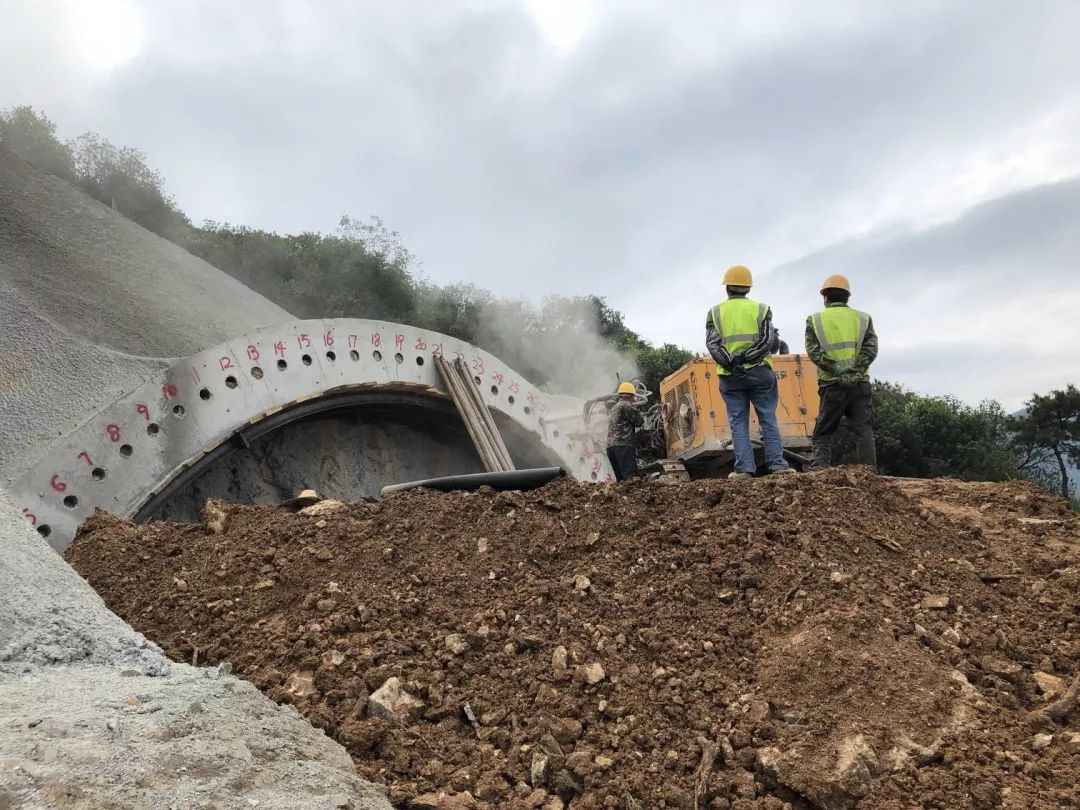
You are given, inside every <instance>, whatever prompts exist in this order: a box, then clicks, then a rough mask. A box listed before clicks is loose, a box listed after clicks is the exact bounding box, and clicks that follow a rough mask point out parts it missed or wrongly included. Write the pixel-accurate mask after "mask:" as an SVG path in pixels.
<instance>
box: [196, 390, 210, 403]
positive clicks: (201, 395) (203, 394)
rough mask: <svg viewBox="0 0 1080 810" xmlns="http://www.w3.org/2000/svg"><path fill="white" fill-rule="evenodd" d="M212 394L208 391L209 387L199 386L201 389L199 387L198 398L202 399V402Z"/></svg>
mask: <svg viewBox="0 0 1080 810" xmlns="http://www.w3.org/2000/svg"><path fill="white" fill-rule="evenodd" d="M212 396H213V394H211V393H210V389H209V388H201V389H199V399H201V400H203V401H204V402H205V401H206V400H208V399H210V397H212Z"/></svg>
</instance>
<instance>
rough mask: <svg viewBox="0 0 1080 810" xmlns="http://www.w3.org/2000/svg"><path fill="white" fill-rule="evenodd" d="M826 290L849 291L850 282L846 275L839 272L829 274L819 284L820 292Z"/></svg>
mask: <svg viewBox="0 0 1080 810" xmlns="http://www.w3.org/2000/svg"><path fill="white" fill-rule="evenodd" d="M826 290H843V291H844V292H847V293H850V292H851V282H849V281H848V280H847V276H842V275H840V274H839V273H837V274H836V275H833V276H829V277H828V278H827V279H825V281H824V282H823V283H822V285H821V292H823V293H824V292H825V291H826Z"/></svg>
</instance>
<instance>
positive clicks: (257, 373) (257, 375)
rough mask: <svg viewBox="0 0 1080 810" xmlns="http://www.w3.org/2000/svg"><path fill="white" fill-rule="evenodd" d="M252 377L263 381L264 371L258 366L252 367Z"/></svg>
mask: <svg viewBox="0 0 1080 810" xmlns="http://www.w3.org/2000/svg"><path fill="white" fill-rule="evenodd" d="M251 376H252V377H254V378H255V379H256V380H261V379H262V369H261V368H259V367H258V366H252V367H251Z"/></svg>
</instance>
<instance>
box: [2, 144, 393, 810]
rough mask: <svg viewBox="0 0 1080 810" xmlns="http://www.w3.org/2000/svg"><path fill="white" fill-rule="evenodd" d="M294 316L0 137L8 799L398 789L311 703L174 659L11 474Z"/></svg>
mask: <svg viewBox="0 0 1080 810" xmlns="http://www.w3.org/2000/svg"><path fill="white" fill-rule="evenodd" d="M290 317H291V316H290V315H289V313H287V312H286V311H285V310H283V309H281V308H279V307H277V306H275V305H274V304H272V303H270V302H269V301H267V300H266V299H264V298H262V297H261V296H259V295H257V294H255V293H254V292H252V291H251V290H249V289H247V288H246V287H244V286H243V285H242V284H239V283H238V282H236V281H235V280H233V279H231V278H229V277H228V276H227V275H225V274H224V273H222V272H220V271H219V270H217V269H216V268H214V267H212V266H210V265H209V264H207V263H206V262H203V261H201V260H200V259H197V258H195V257H194V256H191V255H190V254H188V253H186V252H185V251H183V250H181V249H180V248H178V247H176V246H175V245H173V244H171V243H170V242H167V241H166V240H163V239H161V238H159V237H157V236H155V235H154V234H152V233H150V232H148V231H146V230H144V229H143V228H141V227H139V226H138V225H135V224H134V223H132V222H130V221H128V220H126V219H125V218H123V217H122V216H120V215H119V214H117V213H116V212H115V211H113V210H111V209H109V208H108V207H106V206H103V205H101V204H100V203H98V202H96V201H95V200H92V199H91V198H89V197H87V196H86V195H84V194H82V193H81V192H79V191H78V190H76V189H74V188H72V187H71V186H70V185H68V184H67V183H64V182H63V181H61V180H58V179H56V178H53V177H50V176H48V175H44V174H42V173H41V172H38V171H36V170H35V169H33V168H32V167H31V166H30V165H29V164H27V163H26V162H24V161H22V160H20V159H19V158H17V157H15V156H14V155H12V154H11V153H10V152H7V151H6V150H3V149H0V324H2V325H3V328H2V329H0V560H2V561H3V562H2V564H0V807H28V808H35V807H57V806H67V807H102V806H110V807H140V808H141V807H149V808H158V807H162V808H165V807H185V808H186V807H207V808H209V807H220V808H232V807H250V806H254V805H252V804H251V803H252V802H257V803H258V805H257V806H259V807H264V808H265V807H280V808H285V807H354V808H365V810H386V809H387V808H389V805H388V804H386V802H385V801H384V800H382V799H381V797H380V795H379V794H378V793H377V792H376V791H375V790H374V788H372V787H371V786H370V785H368V784H367V783H366V782H364V781H363V780H360V779H358V778H357V777H356V776H355V775H354V774H353V772H352V766H351V762H350V760H349V758H348V756H347V754H346V753H345V751H344V749H342V748H341V747H340V746H338V745H337V744H335V743H333V742H331V741H330V740H329V739H327V738H326V736H325V735H323V734H322V732H320V731H317V730H315V729H314V728H312V727H311V726H310V725H309V724H308V723H306V722H304V721H302V720H301V719H300V718H299V717H298V716H297V715H296V714H295V712H292V711H291V710H289V709H279V708H277V707H276V706H275V705H274V704H273V703H271V702H270V701H268V700H266V699H265V698H263V697H261V696H259V695H258V694H257V693H256V692H255V690H254V689H253V688H252V687H250V686H249V685H247V684H245V683H243V682H241V681H237V680H236V679H234V678H232V677H231V676H228V675H227V674H224V673H220V672H218V671H217V670H202V669H195V668H193V667H189V666H184V665H177V664H170V663H169V662H167V661H166V659H165V658H164V656H163V655H162V654H161V651H160V650H159V649H158V648H157V647H156V646H154V645H152V644H150V643H149V642H147V641H146V640H145V639H144V638H143V637H142V636H140V635H138V634H137V633H135V632H134V631H132V630H131V629H130V628H129V627H128V626H127V625H126V624H125V623H124V622H122V621H121V620H120V619H118V618H117V617H116V616H115V615H113V614H112V613H110V612H109V611H108V610H107V609H106V608H105V606H104V605H103V604H102V602H101V600H100V599H99V598H98V597H97V595H96V594H94V592H93V591H92V590H91V589H90V587H89V586H88V585H86V583H85V582H83V580H82V579H80V578H79V577H78V575H76V574H75V573H74V572H73V571H72V570H71V569H70V568H69V567H68V566H67V565H66V564H65V563H64V562H63V561H62V560H61V559H60V558H59V557H58V556H57V555H56V554H55V553H54V552H53V551H52V550H50V549H49V548H48V547H47V546H46V545H45V544H44V543H43V542H42V540H41V539H40V538H39V537H38V536H37V535H36V534H35V533H34V532H33V531H32V530H31V529H30V528H29V526H28V525H27V523H26V522H25V521H24V519H23V518H22V516H21V515H20V514H19V512H18V511H17V510H16V509H15V508H14V506H13V505H12V504H11V502H10V500H9V499H8V497H7V496H6V495H5V494H4V492H3V489H4V486H5V484H6V482H9V481H10V480H11V479H12V478H13V477H15V476H16V475H18V474H19V473H20V472H21V471H22V470H24V469H26V468H27V467H28V466H29V465H30V464H31V463H32V462H33V461H34V460H35V459H36V458H38V457H40V456H41V455H42V454H43V453H44V452H45V451H46V450H47V449H48V448H49V447H50V446H52V445H53V444H55V443H56V442H57V441H58V440H59V439H60V437H62V436H64V435H66V434H68V433H69V432H71V431H72V430H73V429H75V428H76V427H77V426H78V425H80V424H82V423H83V422H85V420H86V419H87V418H89V417H90V416H91V415H92V414H93V413H95V412H97V411H98V410H100V409H101V408H103V407H104V406H106V405H107V404H108V403H110V402H112V401H114V400H115V399H116V398H117V397H119V396H121V395H123V394H125V393H127V392H130V391H131V390H133V389H134V388H136V387H137V386H138V385H140V384H141V383H143V382H144V381H146V380H147V379H149V378H150V377H151V376H153V375H154V374H155V373H158V372H160V371H161V369H163V368H165V367H167V366H168V364H169V363H168V360H167V358H172V357H177V356H182V355H187V354H191V353H193V352H196V351H198V350H200V349H202V348H204V347H206V346H208V345H212V344H214V343H218V342H221V341H223V340H226V339H229V338H231V337H233V336H235V335H237V334H239V333H242V332H244V331H247V330H251V329H254V328H257V327H259V326H264V325H267V324H271V323H279V322H282V321H286V320H289V319H290Z"/></svg>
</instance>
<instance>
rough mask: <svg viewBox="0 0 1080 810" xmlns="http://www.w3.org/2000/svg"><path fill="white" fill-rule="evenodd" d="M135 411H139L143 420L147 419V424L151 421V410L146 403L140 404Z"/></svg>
mask: <svg viewBox="0 0 1080 810" xmlns="http://www.w3.org/2000/svg"><path fill="white" fill-rule="evenodd" d="M135 410H136V411H138V412H139V414H140V415H141V416H142V418H143V419H145V420H146V421H147V422H149V421H150V409H149V408H147V407H146V403H145V402H140V403H139V404H138V405H136V406H135Z"/></svg>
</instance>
